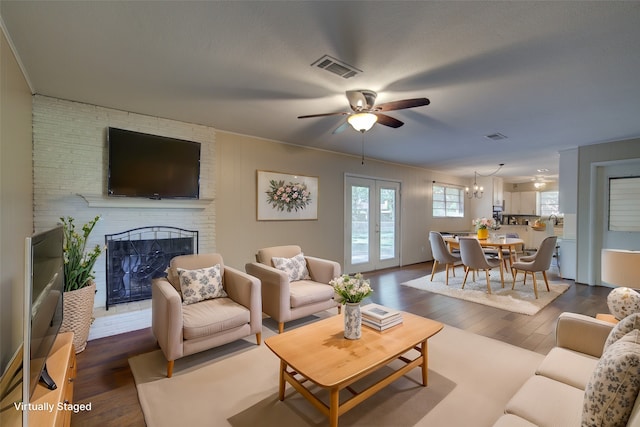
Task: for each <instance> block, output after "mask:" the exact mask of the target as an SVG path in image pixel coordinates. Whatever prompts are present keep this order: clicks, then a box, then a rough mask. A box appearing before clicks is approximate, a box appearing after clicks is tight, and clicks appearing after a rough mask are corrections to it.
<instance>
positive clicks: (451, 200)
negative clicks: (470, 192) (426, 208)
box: [433, 183, 464, 218]
mask: <svg viewBox="0 0 640 427" xmlns="http://www.w3.org/2000/svg"><path fill="white" fill-rule="evenodd" d="M433 216H434V217H444V218H462V217H464V193H463V191H462V187H455V186H453V185H448V184H436V183H434V184H433Z"/></svg>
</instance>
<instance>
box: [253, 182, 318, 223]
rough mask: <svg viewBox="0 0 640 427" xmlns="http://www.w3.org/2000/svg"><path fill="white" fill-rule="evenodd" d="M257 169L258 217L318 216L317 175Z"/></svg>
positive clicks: (296, 218)
mask: <svg viewBox="0 0 640 427" xmlns="http://www.w3.org/2000/svg"><path fill="white" fill-rule="evenodd" d="M256 172H257V174H256V175H257V186H256V206H257V219H258V221H310V220H317V219H318V177H315V176H306V175H296V174H289V173H282V172H273V171H261V170H258V171H256Z"/></svg>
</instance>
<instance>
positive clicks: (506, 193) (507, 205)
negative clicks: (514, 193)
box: [502, 191, 513, 214]
mask: <svg viewBox="0 0 640 427" xmlns="http://www.w3.org/2000/svg"><path fill="white" fill-rule="evenodd" d="M502 197H503V198H504V207H503V209H502V212H504V213H507V214H510V213H513V212H511V207H512V206H513V203H512V202H511V192H510V191H504V192H503V193H502Z"/></svg>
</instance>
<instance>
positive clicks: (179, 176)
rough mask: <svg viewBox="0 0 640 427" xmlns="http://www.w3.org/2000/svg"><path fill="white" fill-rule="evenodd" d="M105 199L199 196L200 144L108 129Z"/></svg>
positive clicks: (191, 197)
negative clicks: (119, 197)
mask: <svg viewBox="0 0 640 427" xmlns="http://www.w3.org/2000/svg"><path fill="white" fill-rule="evenodd" d="M107 141H108V146H109V171H108V178H107V193H108V195H109V196H124V197H144V198H150V199H198V198H199V197H200V143H198V142H192V141H185V140H181V139H175V138H167V137H164V136H156V135H149V134H146V133H140V132H134V131H130V130H124V129H117V128H112V127H110V128H109V129H108V135H107Z"/></svg>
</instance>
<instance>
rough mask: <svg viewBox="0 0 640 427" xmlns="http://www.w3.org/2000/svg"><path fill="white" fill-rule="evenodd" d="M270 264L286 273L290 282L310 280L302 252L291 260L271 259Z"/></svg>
mask: <svg viewBox="0 0 640 427" xmlns="http://www.w3.org/2000/svg"><path fill="white" fill-rule="evenodd" d="M271 262H273V266H274V267H275V268H277V269H278V270H281V271H284V272H285V273H287V275H288V276H289V280H290V281H292V282H294V281H296V280H305V279H309V278H310V276H309V270H308V269H307V261H306V259H305V258H304V254H303V253H302V252H300V253H299V254H298V255H296V256H294V257H293V258H283V257H273V258H271Z"/></svg>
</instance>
